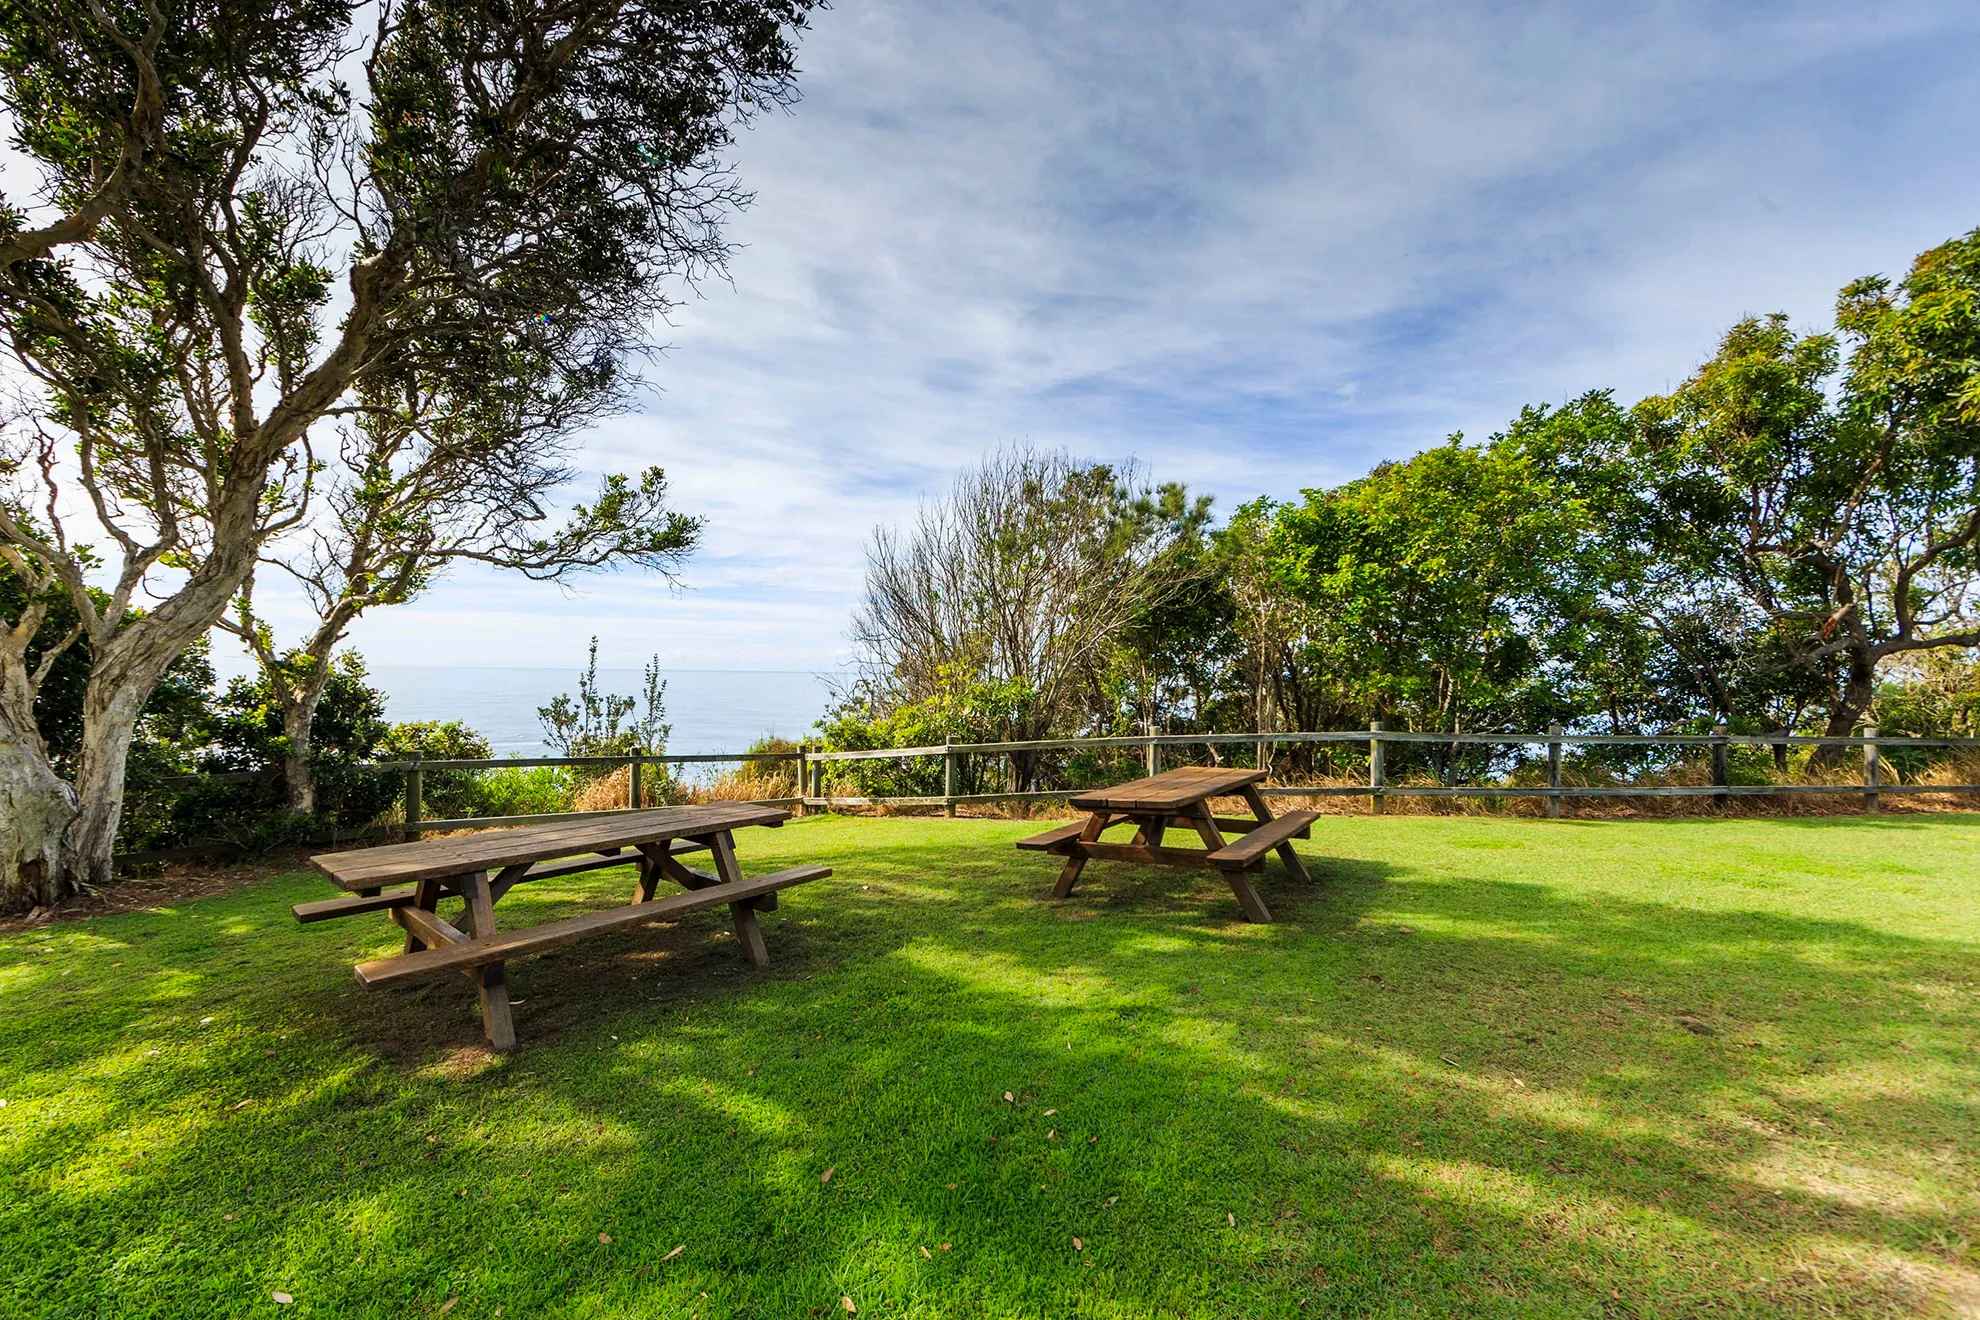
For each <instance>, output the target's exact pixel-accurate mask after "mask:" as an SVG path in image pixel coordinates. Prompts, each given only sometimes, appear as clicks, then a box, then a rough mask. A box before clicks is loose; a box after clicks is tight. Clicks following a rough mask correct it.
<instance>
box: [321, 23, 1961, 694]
mask: <svg viewBox="0 0 1980 1320" xmlns="http://www.w3.org/2000/svg"><path fill="white" fill-rule="evenodd" d="M1976 55H1980V11H1976V10H1975V9H1974V7H1973V6H1971V5H1970V4H1932V3H1916V4H1909V5H1906V4H1901V3H1900V4H1889V5H1879V6H1874V7H1872V6H1862V5H1855V4H1845V3H1787V2H1781V3H1772V4H1753V3H1725V4H1705V3H1666V4H1661V5H1647V6H1643V5H1631V6H1622V5H1615V6H1606V5H1594V6H1591V5H1587V4H1555V5H1540V6H1532V5H1520V6H1514V5H1499V4H1482V3H1461V2H1459V0H1446V2H1444V3H1438V4H1420V5H1387V6H1379V7H1376V6H1363V5H1351V4H1346V3H1340V4H1334V5H1316V6H1308V7H1306V8H1298V7H1293V6H1287V5H1283V4H1271V5H1268V4H1242V3H1240V4H1224V5H1218V6H1203V5H1181V4H1176V5H1158V4H1154V3H1146V2H1144V3H1132V4H1129V3H1112V4H1110V3H1089V4H1082V5H1066V4H1043V3H1039V4H1015V3H1013V4H1001V5H998V4H991V5H976V6H952V5H941V4H935V3H927V2H921V0H918V2H915V3H906V2H901V3H885V2H882V0H840V3H839V4H838V5H837V7H836V8H834V9H833V10H830V11H827V12H825V13H823V14H821V15H820V16H819V17H818V20H817V29H816V31H815V33H814V34H813V35H812V36H811V37H810V39H809V40H808V42H807V44H806V46H805V49H804V60H803V62H804V73H803V77H802V82H803V87H804V91H805V99H804V101H803V103H802V104H800V105H799V106H798V107H797V109H796V110H795V112H793V113H792V114H790V115H788V116H782V115H780V116H776V117H773V118H772V119H770V120H768V121H766V122H764V123H762V124H760V125H758V126H757V127H756V128H755V129H753V130H752V131H751V132H750V133H749V134H748V135H746V136H745V137H744V138H743V140H742V142H741V144H740V146H739V148H738V150H737V153H736V158H737V161H738V163H739V165H740V168H741V171H742V174H743V176H744V178H745V179H746V180H747V181H748V183H749V184H750V186H752V187H753V188H754V189H755V190H756V192H757V202H756V205H755V207H754V208H753V209H752V210H751V211H750V212H748V213H747V214H746V215H745V216H744V217H743V218H742V219H741V220H740V221H739V222H738V223H737V224H736V226H735V227H734V229H733V235H734V237H735V238H736V239H737V240H738V241H740V242H741V243H742V244H743V245H744V247H743V249H742V251H741V252H740V253H739V254H738V255H737V257H736V260H735V262H734V269H733V283H732V284H728V285H715V286H711V287H709V288H707V289H705V290H703V291H702V293H703V296H702V297H700V298H699V299H697V300H695V301H691V302H689V303H688V304H687V305H686V306H684V307H683V308H681V309H680V311H679V312H678V313H677V314H676V316H675V318H674V321H673V324H672V325H671V326H667V327H660V328H659V333H660V335H661V337H662V338H663V339H664V340H665V341H666V342H668V343H669V344H671V345H672V348H671V349H670V351H669V352H668V353H667V354H666V355H665V356H664V357H662V358H661V359H660V360H659V361H658V362H657V363H656V364H655V365H654V367H653V368H652V370H651V372H650V378H651V380H652V382H653V384H654V385H655V387H656V392H655V394H654V396H653V397H652V398H650V399H649V400H647V402H646V403H645V404H644V406H643V407H642V409H641V410H640V411H639V412H638V413H637V414H634V415H630V416H627V417H623V418H620V419H617V420H615V421H614V422H612V423H611V424H609V425H607V426H605V427H603V428H602V429H601V430H600V431H599V432H598V433H597V434H596V435H594V436H593V437H591V438H590V439H589V440H588V442H587V446H586V449H585V454H584V461H585V462H586V463H587V464H589V465H593V466H595V467H597V468H599V469H622V468H631V467H637V466H640V465H643V464H646V463H650V462H659V463H662V464H664V465H665V466H666V467H667V469H668V471H669V473H670V475H671V476H672V478H673V481H674V485H675V490H676V492H677V495H678V498H679V501H680V503H681V505H682V506H683V507H685V508H688V509H691V510H694V511H697V512H701V513H704V514H706V515H707V516H708V518H709V519H710V523H709V534H708V543H707V548H706V550H705V551H704V552H703V553H702V554H701V555H699V556H698V557H697V558H696V559H695V560H694V561H693V563H692V564H691V565H690V566H689V569H688V572H687V575H686V578H687V582H688V584H689V589H688V590H687V591H685V592H683V593H679V594H675V593H672V592H670V591H669V590H668V589H667V588H666V587H665V586H664V585H663V584H659V583H656V582H652V581H650V580H645V579H640V578H634V577H618V578H606V579H599V580H596V581H594V582H592V583H590V584H588V585H586V586H585V587H584V588H583V589H582V591H581V592H580V593H579V594H576V595H565V594H561V593H558V592H557V591H556V590H555V589H553V588H544V587H535V586H530V585H527V584H521V583H513V582H503V581H501V580H499V579H496V578H494V577H492V576H491V575H488V574H481V573H474V574H465V573H464V574H461V575H458V576H456V577H455V578H453V579H452V580H451V581H449V582H448V583H446V584H445V585H443V586H441V587H440V588H438V589H436V590H435V591H434V592H433V593H432V594H431V595H430V596H428V597H427V598H426V599H425V600H424V601H422V602H420V603H418V604H415V605H413V606H409V607H406V608H404V609H400V610H395V611H388V612H385V613H383V614H381V615H379V616H378V618H377V619H375V620H371V621H367V622H365V623H364V624H362V625H361V626H360V628H359V629H358V631H357V634H356V638H355V640H356V642H357V644H358V645H359V646H360V647H361V648H362V649H364V650H365V651H366V652H367V653H368V654H370V655H372V656H373V657H374V658H375V659H377V660H379V661H384V662H397V663H422V662H440V661H446V662H450V663H486V664H501V663H543V664H575V663H576V662H577V661H578V660H579V659H581V656H582V651H583V646H584V639H585V638H586V637H588V636H589V635H590V634H591V633H593V632H597V633H599V634H601V636H603V637H604V638H605V639H606V640H605V642H604V643H603V647H602V649H603V650H604V651H605V652H606V654H607V657H608V660H609V661H610V662H612V663H622V664H629V663H633V662H634V661H635V660H636V658H637V657H638V656H641V655H643V654H647V653H650V652H655V651H657V652H659V653H660V654H661V655H662V656H663V657H664V658H666V659H667V660H668V661H669V662H670V663H674V664H682V665H695V666H706V667H722V666H733V667H739V668H747V667H795V666H800V665H802V666H820V665H825V664H827V663H829V662H831V661H832V659H833V658H834V657H835V656H836V655H837V654H838V653H839V651H840V649H841V647H842V644H843V638H842V634H843V624H844V619H845V615H846V611H847V609H848V607H849V605H850V603H851V601H852V599H853V598H854V596H855V595H856V593H857V591H858V586H859V579H860V568H861V564H860V544H861V541H862V539H863V538H864V537H865V535H866V534H867V533H868V531H869V530H870V528H871V527H872V526H873V524H874V523H875V522H877V521H882V520H898V519H901V518H903V517H906V516H908V515H910V514H911V513H912V510H913V507H914V504H915V501H916V500H917V499H919V498H922V497H924V496H926V495H928V494H931V493H933V492H936V491H938V490H939V489H940V488H941V487H943V486H944V485H945V484H946V482H947V481H948V479H949V476H950V474H951V473H952V472H953V471H954V469H955V468H957V467H958V466H960V465H962V464H965V463H969V462H973V461H974V460H975V459H976V458H978V457H979V456H980V455H981V454H983V453H984V452H985V451H986V450H988V449H991V448H993V447H995V446H997V445H999V444H1003V443H1007V442H1010V441H1012V440H1027V439H1028V440H1030V441H1033V442H1036V443H1039V444H1044V445H1063V446H1066V447H1068V448H1071V449H1073V450H1074V451H1076V452H1079V453H1083V454H1089V455H1093V456H1096V457H1106V458H1121V457H1125V456H1128V455H1137V456H1139V457H1141V458H1142V459H1144V460H1146V461H1147V462H1148V464H1149V465H1150V466H1151V467H1152V468H1153V470H1154V471H1155V472H1156V473H1157V474H1158V475H1161V476H1164V477H1167V476H1174V477H1179V478H1182V479H1185V480H1187V481H1189V482H1190V483H1191V484H1192V485H1193V486H1196V487H1199V488H1201V489H1204V490H1207V491H1212V492H1215V493H1216V494H1217V495H1218V497H1219V503H1220V505H1221V506H1223V507H1225V508H1229V507H1231V506H1232V505H1234V504H1235V503H1237V502H1239V501H1242V500H1244V499H1247V498H1250V497H1252V496H1255V495H1257V494H1260V493H1269V494H1274V495H1282V496H1283V495H1289V494H1292V493H1294V492H1296V491H1297V490H1298V489H1300V488H1301V487H1305V486H1312V485H1318V484H1326V483H1331V482H1336V481H1339V480H1342V479H1344V478H1347V477H1350V476H1352V475H1355V474H1356V473H1358V472H1360V471H1362V470H1364V469H1366V467H1367V466H1368V465H1369V464H1370V463H1372V462H1374V461H1375V460H1377V459H1379V458H1382V457H1387V456H1395V455H1400V454H1404V453H1408V452H1410V451H1412V450H1415V449H1417V448H1421V447H1423V446H1425V445H1427V444H1431V443H1435V442H1436V441H1437V440H1438V439H1440V438H1441V437H1442V436H1443V435H1444V434H1446V433H1448V432H1450V431H1452V430H1464V431H1467V432H1469V433H1472V434H1484V433H1487V432H1489V431H1491V430H1492V429H1494V428H1495V427H1497V426H1499V425H1502V424H1503V423H1504V422H1505V421H1506V420H1507V419H1508V418H1509V417H1511V416H1512V414H1513V413H1514V412H1515V411H1516V410H1517V409H1518V407H1519V406H1520V405H1521V404H1523V403H1527V402H1533V401H1552V400H1559V399H1561V398H1563V397H1566V396H1569V395H1572V394H1575V393H1579V392H1580V391H1582V390H1584V389H1588V388H1591V387H1613V388H1616V389H1617V390H1619V391H1620V392H1621V393H1623V394H1624V395H1625V396H1629V397H1634V396H1637V395H1640V394H1642V393H1645V392H1649V391H1652V390H1656V389H1660V388H1663V387H1664V386H1666V385H1668V384H1669V383H1671V382H1673V381H1674V380H1675V379H1677V378H1678V377H1679V376H1680V375H1682V374H1683V373H1684V371H1685V370H1686V369H1687V368H1689V367H1690V366H1691V365H1692V364H1693V363H1695V362H1696V361H1697V360H1698V359H1699V358H1700V357H1702V356H1703V355H1704V354H1705V353H1706V352H1707V351H1708V350H1709V347H1710V345H1711V342H1712V340H1713V338H1714V337H1715V336H1716V334H1717V333H1718V332H1719V331H1720V330H1721V329H1723V327H1724V326H1725V325H1726V324H1727V323H1729V322H1730V321H1731V320H1732V319H1733V318H1734V317H1736V316H1738V315H1740V314H1742V313H1745V312H1752V311H1765V310H1771V309H1775V308H1781V309H1785V310H1787V311H1789V312H1790V313H1792V314H1793V315H1794V316H1795V317H1796V318H1797V319H1798V320H1800V321H1804V322H1807V323H1820V322H1822V321H1824V320H1825V319H1826V317H1827V315H1828V311H1829V306H1830V300H1831V299H1832V298H1833V296H1834V292H1835V289H1836V288H1837V286H1839V285H1840V284H1841V283H1842V282H1843V281H1845V280H1847V279H1849V278H1851V277H1853V276H1856V275H1859V274H1863V273H1867V272H1870V271H1876V270H1885V271H1895V270H1897V269H1900V268H1901V267H1902V266H1903V264H1904V263H1905V262H1906V261H1907V260H1908V259H1909V257H1910V256H1911V255H1912V254H1913V253H1914V252H1916V251H1917V250H1919V249H1920V248H1922V247H1925V246H1927V245H1929V244H1931V243H1934V242H1937V241H1939V240H1941V239H1943V238H1945V237H1948V236H1950V235H1951V234H1953V233H1956V232H1961V231H1963V230H1965V229H1967V228H1970V227H1971V226H1973V225H1974V224H1980V170H1976V168H1975V166H1976V164H1980V146H1977V145H1976V142H1977V141H1980V139H1976V136H1975V135H1974V134H1973V132H1972V131H1971V128H1972V125H1973V124H1974V123H1975V122H1976V119H1977V118H1980V116H1976V111H1980V87H1976V85H1975V82H1974V80H1973V79H1972V78H1971V76H1970V74H1971V69H1972V67H1973V63H1974V60H1975V57H1976ZM519 657H525V658H519Z"/></svg>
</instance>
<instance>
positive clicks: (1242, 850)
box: [1210, 811, 1320, 870]
mask: <svg viewBox="0 0 1980 1320" xmlns="http://www.w3.org/2000/svg"><path fill="white" fill-rule="evenodd" d="M1318 819H1320V813H1319V812H1317V811H1288V812H1287V813H1286V814H1285V815H1283V816H1281V817H1279V818H1278V819H1277V820H1274V821H1271V822H1269V823H1267V824H1264V825H1260V826H1259V827H1258V828H1257V829H1254V830H1252V831H1251V832H1250V833H1249V834H1246V835H1245V836H1244V837H1243V838H1241V839H1238V840H1237V841H1236V842H1234V843H1227V844H1225V845H1224V846H1223V847H1222V848H1219V849H1218V850H1217V851H1216V852H1213V853H1211V854H1210V862H1211V864H1212V865H1214V866H1222V867H1227V868H1229V869H1231V870H1243V869H1244V868H1245V867H1247V866H1250V865H1251V864H1252V863H1254V862H1256V861H1259V860H1260V859H1261V858H1263V857H1264V856H1265V854H1266V853H1268V852H1270V851H1272V849H1274V848H1276V847H1278V846H1279V845H1280V844H1282V843H1284V842H1285V841H1286V840H1287V839H1291V838H1295V837H1297V836H1298V835H1299V832H1300V830H1301V829H1302V828H1304V827H1308V826H1311V825H1312V824H1313V822H1314V821H1316V820H1318Z"/></svg>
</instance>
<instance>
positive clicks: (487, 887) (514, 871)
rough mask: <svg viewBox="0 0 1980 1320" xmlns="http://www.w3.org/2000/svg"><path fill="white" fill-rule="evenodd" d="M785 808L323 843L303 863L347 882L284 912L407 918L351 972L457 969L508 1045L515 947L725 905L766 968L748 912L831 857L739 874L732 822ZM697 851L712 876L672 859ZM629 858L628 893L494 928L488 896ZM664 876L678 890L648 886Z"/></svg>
mask: <svg viewBox="0 0 1980 1320" xmlns="http://www.w3.org/2000/svg"><path fill="white" fill-rule="evenodd" d="M788 819H790V813H789V812H788V811H783V810H781V809H779V808H776V807H760V806H755V805H753V804H751V803H747V802H717V803H710V804H708V805H706V806H695V807H656V808H654V809H652V810H650V811H627V812H613V813H609V814H600V815H599V816H597V817H596V818H593V819H588V820H568V821H557V822H555V823H552V824H546V825H526V826H520V827H516V828H511V829H495V830H484V831H482V832H480V833H476V834H465V835H456V836H454V837H451V838H444V839H428V840H422V841H420V842H418V843H398V844H390V845H387V846H385V847H380V848H360V849H353V850H352V851H349V852H338V853H325V854H323V855H321V856H318V857H312V858H310V859H309V860H310V865H312V866H314V867H315V868H316V869H317V870H319V871H321V872H323V874H325V875H327V876H329V877H330V878H331V879H332V880H334V881H336V882H337V883H338V884H339V885H341V886H343V887H344V888H345V889H347V890H351V891H352V893H351V894H350V895H349V896H348V897H345V898H331V899H324V900H323V901H321V902H316V903H298V904H296V906H295V908H294V909H293V911H294V912H295V917H296V920H297V921H300V922H305V923H307V922H313V921H328V920H331V919H333V918H336V917H348V916H355V915H356V914H358V913H360V912H380V911H383V912H388V913H390V914H391V917H392V920H393V921H395V922H397V923H398V924H399V925H400V926H401V927H403V928H404V929H405V932H406V943H405V951H404V952H403V953H400V954H398V955H397V956H395V957H390V958H378V959H373V960H372V961H369V962H362V963H359V964H358V965H357V968H356V975H357V983H358V984H359V985H361V986H363V987H364V988H365V989H367V990H372V989H377V988H379V987H382V986H388V985H398V984H401V983H403V982H407V981H413V980H421V979H425V978H429V977H433V976H439V975H442V974H445V973H449V972H463V973H466V975H467V977H468V979H469V980H471V981H473V982H474V983H475V987H476V989H477V991H478V992H479V995H480V999H481V1021H482V1027H483V1029H484V1030H485V1031H486V1033H487V1036H488V1043H489V1044H490V1045H491V1046H493V1047H494V1048H495V1049H497V1050H502V1051H506V1050H510V1049H513V1048H514V1047H515V1043H516V1031H515V1025H514V1023H513V1020H512V1019H511V1017H510V1013H509V984H508V973H507V970H506V963H507V961H508V959H510V958H513V957H517V956H520V955H522V954H528V953H540V952H542V951H543V950H545V949H550V948H555V947H556V946H558V945H561V944H569V943H571V942H572V941H574V940H580V939H583V938H585V937H586V936H589V935H596V934H599V933H600V932H603V931H608V930H617V929H620V928H622V927H626V926H635V925H639V924H641V923H644V922H649V921H665V920H667V919H668V918H671V917H678V916H681V915H683V914H685V913H689V912H698V911H700V910H702V909H704V908H711V907H720V906H721V905H722V904H725V903H726V904H728V907H729V912H730V915H731V916H732V917H733V918H734V920H735V927H736V938H737V939H739V940H740V941H741V942H742V946H743V951H744V952H745V953H746V954H748V956H749V960H750V961H751V962H753V963H755V964H756V965H757V966H758V967H763V966H767V965H768V964H769V962H770V953H769V950H768V949H767V948H765V947H764V943H763V930H762V928H761V927H760V926H759V925H758V924H757V921H756V914H757V913H758V912H770V911H774V910H775V909H776V906H777V891H778V890H780V889H788V888H790V887H791V886H792V885H801V884H804V883H805V882H806V881H809V880H818V879H822V878H824V877H825V876H828V875H830V874H832V868H831V867H829V866H794V867H791V868H789V869H788V870H783V871H777V872H774V873H772V874H770V875H761V876H757V877H756V878H754V879H749V880H746V879H744V878H743V874H742V868H741V866H740V865H739V864H738V863H737V861H736V844H735V831H736V830H739V829H743V828H746V827H748V826H751V825H771V826H776V825H782V824H783V823H784V822H785V821H786V820H788ZM628 849H630V850H631V853H630V855H628V854H627V851H626V850H628ZM702 851H706V852H708V853H709V854H710V855H711V856H712V857H713V859H714V865H715V871H714V873H713V874H710V873H709V872H707V871H701V870H697V869H695V868H694V867H691V866H687V865H685V864H683V863H682V862H681V861H680V860H679V859H680V857H681V856H682V855H683V854H687V853H694V852H702ZM558 859H563V860H558ZM629 861H630V862H633V863H635V864H636V865H637V867H638V871H639V880H638V883H637V885H636V886H635V888H634V890H633V896H632V902H630V903H627V904H624V905H622V906H619V907H614V908H608V909H606V910H604V911H602V912H587V913H584V914H582V915H580V916H575V917H567V918H565V919H564V920H562V921H552V922H547V923H545V924H544V925H541V926H532V927H530V928H529V929H527V930H517V931H509V932H506V933H503V932H498V931H497V930H496V929H495V904H497V903H499V902H500V901H501V900H502V897H503V896H504V895H505V894H507V893H508V892H509V891H510V890H511V889H513V888H514V887H515V886H517V885H519V884H522V883H523V882H525V881H528V880H546V879H551V878H553V877H556V876H566V875H576V874H579V873H581V872H584V871H593V870H598V869H600V868H602V867H608V866H624V865H625V864H626V863H627V862H629ZM662 879H666V880H670V881H672V882H674V883H675V884H678V885H680V886H681V887H682V888H683V889H684V890H686V891H687V892H685V893H679V894H668V895H667V896H666V897H664V898H656V897H655V896H654V893H655V890H656V889H658V887H659V882H660V881H661V880H662ZM387 885H392V886H395V887H394V888H390V889H388V888H386V886H387ZM449 896H453V897H458V898H460V899H461V900H462V901H463V903H464V904H465V920H466V925H467V929H466V930H465V931H463V930H462V929H460V927H458V926H456V925H455V924H453V923H452V922H450V921H448V920H446V919H445V918H443V917H441V916H440V915H439V905H440V900H441V899H442V898H446V897H449Z"/></svg>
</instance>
